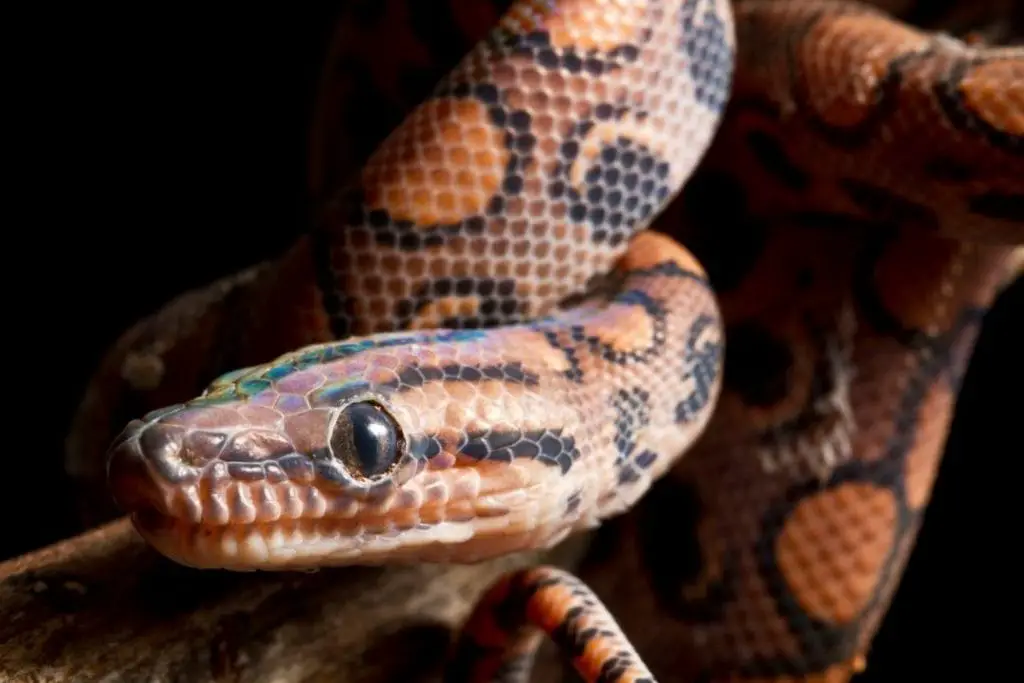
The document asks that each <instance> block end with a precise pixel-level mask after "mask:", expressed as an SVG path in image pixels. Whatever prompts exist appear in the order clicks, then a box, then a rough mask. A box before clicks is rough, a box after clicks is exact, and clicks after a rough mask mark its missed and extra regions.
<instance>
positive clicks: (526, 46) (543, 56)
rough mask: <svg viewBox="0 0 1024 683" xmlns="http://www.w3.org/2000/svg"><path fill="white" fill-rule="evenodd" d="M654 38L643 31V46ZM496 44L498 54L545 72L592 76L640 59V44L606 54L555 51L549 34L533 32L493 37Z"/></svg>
mask: <svg viewBox="0 0 1024 683" xmlns="http://www.w3.org/2000/svg"><path fill="white" fill-rule="evenodd" d="M650 36H651V31H650V30H649V29H648V30H645V31H643V33H642V34H641V35H640V36H638V41H639V44H642V43H646V42H647V41H648V40H649V39H650ZM492 42H493V44H494V45H495V46H496V47H497V49H498V50H501V51H503V52H504V51H507V52H510V53H511V54H513V55H515V56H517V57H525V58H527V59H529V60H530V61H531V62H533V63H534V64H537V65H538V66H540V67H543V68H544V69H548V70H551V71H565V72H568V73H570V74H587V75H588V76H600V75H602V74H606V73H609V72H611V71H615V70H617V69H621V68H622V67H623V65H625V64H629V63H632V62H635V61H636V59H637V57H638V56H639V55H640V50H639V48H638V47H637V44H624V45H619V46H617V47H614V48H612V49H611V50H606V51H599V50H579V49H577V48H575V47H555V46H554V45H552V43H551V35H550V34H549V33H547V32H546V31H532V32H530V33H527V34H524V35H516V34H508V33H505V32H496V33H495V34H493V35H492Z"/></svg>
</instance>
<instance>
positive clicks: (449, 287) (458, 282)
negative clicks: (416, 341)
mask: <svg viewBox="0 0 1024 683" xmlns="http://www.w3.org/2000/svg"><path fill="white" fill-rule="evenodd" d="M447 297H456V298H473V299H475V300H476V301H477V314H476V315H475V316H462V315H460V316H458V317H455V318H445V319H443V320H441V321H440V322H439V326H440V327H442V328H449V329H486V328H490V327H494V326H497V325H500V324H510V323H512V322H515V321H518V320H522V319H524V318H525V317H526V314H527V311H526V304H525V302H524V301H523V299H522V298H521V297H520V296H519V295H518V293H517V291H516V282H515V280H513V279H512V278H501V279H494V278H483V277H460V278H455V277H439V278H432V279H430V280H429V281H428V282H426V283H424V284H422V285H420V287H419V288H418V290H417V292H416V294H415V296H414V297H412V298H409V299H403V300H402V301H400V302H399V303H398V304H397V305H396V307H395V308H396V310H395V317H396V319H397V321H398V325H399V327H400V328H401V329H406V328H408V327H409V326H410V325H411V324H412V322H413V321H414V320H415V319H416V318H417V316H418V315H419V314H421V313H422V312H423V310H424V309H425V308H426V307H427V306H428V305H429V304H431V303H433V302H435V301H437V300H439V299H443V298H447Z"/></svg>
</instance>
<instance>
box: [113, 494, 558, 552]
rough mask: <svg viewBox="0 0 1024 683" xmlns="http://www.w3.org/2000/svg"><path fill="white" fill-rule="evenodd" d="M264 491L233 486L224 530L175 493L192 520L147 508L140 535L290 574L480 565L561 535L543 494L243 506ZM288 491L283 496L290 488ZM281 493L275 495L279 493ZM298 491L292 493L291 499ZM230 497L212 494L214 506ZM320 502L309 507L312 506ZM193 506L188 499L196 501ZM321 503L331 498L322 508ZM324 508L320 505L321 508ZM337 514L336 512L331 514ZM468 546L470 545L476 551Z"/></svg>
mask: <svg viewBox="0 0 1024 683" xmlns="http://www.w3.org/2000/svg"><path fill="white" fill-rule="evenodd" d="M266 486H267V485H264V486H263V487H261V488H260V490H261V491H263V493H260V494H256V495H257V496H262V497H263V500H274V501H278V502H279V501H280V500H281V499H283V500H286V501H287V500H293V501H294V500H302V499H301V498H299V496H298V495H296V494H295V489H296V488H298V487H295V486H291V488H290V489H288V487H287V485H282V484H277V485H274V486H276V487H277V492H276V493H269V494H268V493H266V491H265V490H264V489H265V488H266ZM252 488H255V487H254V486H252V485H251V484H248V483H244V482H243V483H237V482H236V483H233V484H231V485H229V486H228V487H226V491H233V496H234V498H233V500H234V501H235V504H236V507H235V508H233V509H234V512H235V513H236V514H234V515H231V514H230V511H231V510H232V508H223V507H221V506H220V505H219V503H218V505H217V506H216V509H217V510H218V513H222V512H223V511H224V509H228V510H229V515H228V517H227V519H226V520H224V522H223V523H216V522H214V521H213V520H211V519H210V517H211V515H208V514H204V513H205V512H206V511H207V510H209V509H211V506H210V505H209V504H207V505H202V503H201V502H200V503H198V505H199V507H198V514H195V512H196V511H197V510H196V508H194V507H192V506H195V505H196V504H197V502H196V501H195V499H194V496H195V495H197V494H196V493H193V492H191V491H187V492H184V493H183V492H182V491H186V490H187V489H181V490H179V491H178V493H177V495H176V496H175V500H176V501H178V505H179V508H178V509H177V511H178V512H180V511H182V510H181V507H180V506H182V505H186V506H190V507H189V510H190V514H189V515H187V516H176V515H174V514H170V513H169V510H168V509H166V508H162V507H159V506H156V505H152V504H143V505H141V506H139V507H136V508H135V509H134V510H133V511H132V521H133V524H134V525H135V528H136V529H137V530H138V531H139V533H140V534H141V535H142V536H143V537H144V538H145V539H146V540H147V541H149V542H150V543H151V544H152V545H153V546H154V547H156V548H157V550H159V551H160V552H162V553H163V554H164V555H167V556H168V557H170V558H172V559H174V560H176V561H178V562H180V563H182V564H185V565H189V566H193V567H219V568H228V569H285V568H301V567H304V566H323V565H331V564H334V565H343V564H376V563H377V562H378V560H381V559H382V558H386V561H388V562H394V561H401V559H402V558H403V557H405V558H407V559H408V560H409V561H420V560H428V561H429V560H437V561H447V560H449V559H452V558H453V557H455V558H458V559H460V560H475V559H483V558H485V557H489V556H491V555H492V554H496V553H502V552H507V551H508V550H509V549H510V548H511V549H513V550H515V549H518V548H517V545H519V544H521V545H522V547H529V546H530V545H531V544H533V543H536V542H537V541H538V540H543V539H544V538H545V537H549V536H551V535H552V533H553V531H552V524H551V522H552V520H553V519H554V518H555V517H554V516H552V515H546V514H543V512H542V510H541V509H539V508H538V506H537V505H536V501H537V500H538V497H539V494H538V493H537V492H536V490H535V489H536V487H528V488H525V489H513V490H507V491H501V492H490V493H487V494H484V495H478V496H476V497H473V498H463V499H452V500H447V501H445V502H436V503H424V504H422V505H419V506H413V507H402V506H401V505H400V504H395V503H392V504H391V505H377V506H374V507H373V508H372V509H371V508H370V507H368V506H365V505H364V506H351V505H349V506H345V507H344V508H334V509H331V508H330V507H329V506H326V503H327V502H328V501H327V499H326V497H325V496H323V495H322V494H321V493H319V492H318V491H317V490H316V489H315V488H313V487H307V489H306V491H305V493H306V495H307V498H306V501H307V504H304V505H297V506H294V507H287V506H281V505H277V506H274V505H265V506H262V507H260V508H259V512H262V513H263V514H257V512H256V511H257V506H255V505H252V506H248V505H245V504H242V505H238V501H250V500H252V499H253V497H254V494H253V492H252V490H247V489H252ZM282 489H283V490H282ZM271 490H273V489H271ZM286 491H290V492H286ZM221 497H223V498H225V499H227V498H228V496H227V495H225V496H210V497H208V498H207V499H206V501H205V502H207V503H209V501H212V500H215V499H219V498H221ZM392 499H393V500H394V501H398V500H400V499H404V500H405V501H406V502H413V501H414V500H415V497H408V496H405V497H403V496H401V495H396V496H393V497H392ZM310 500H312V501H315V502H313V503H308V501H310ZM186 501H187V502H186ZM321 501H323V502H322V503H321ZM314 506H315V507H314ZM331 513H333V514H331ZM467 546H468V548H467Z"/></svg>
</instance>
